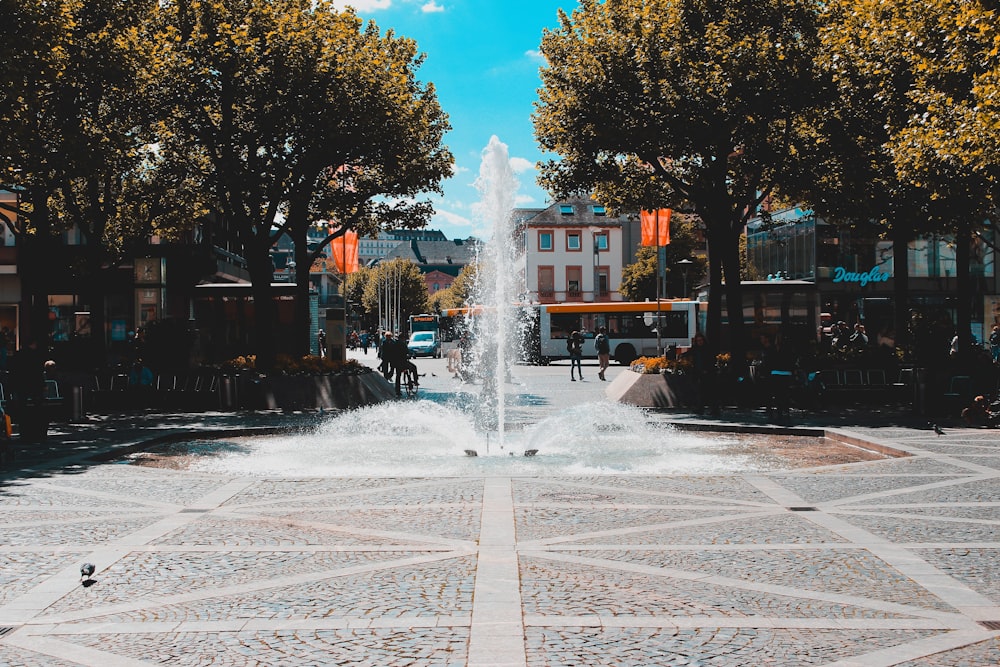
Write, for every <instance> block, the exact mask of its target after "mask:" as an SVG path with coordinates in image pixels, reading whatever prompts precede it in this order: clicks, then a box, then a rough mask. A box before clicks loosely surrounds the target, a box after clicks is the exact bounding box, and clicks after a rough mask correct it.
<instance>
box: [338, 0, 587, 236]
mask: <svg viewBox="0 0 1000 667" xmlns="http://www.w3.org/2000/svg"><path fill="white" fill-rule="evenodd" d="M334 4H335V5H337V7H338V8H340V9H342V8H344V7H346V6H351V7H354V9H355V10H356V12H357V14H358V16H359V17H360V18H362V19H364V20H365V21H366V22H367V21H369V20H372V21H374V22H375V23H376V25H378V27H379V29H380V30H381V31H382V32H383V33H384V32H385V31H386V30H388V29H390V28H391V29H392V30H393V31H394V32H395V34H396V35H397V36H404V37H409V38H412V39H414V40H415V41H416V43H417V48H418V50H419V51H420V52H422V53H424V54H425V55H426V59H425V61H424V63H423V65H422V66H421V67H420V69H418V70H417V78H418V79H419V80H420V81H422V82H424V83H433V84H434V87H435V89H436V91H437V95H438V101H439V103H440V104H441V108H442V109H443V110H444V111H445V113H447V114H448V117H449V121H450V123H451V126H452V130H451V131H450V132H449V133H448V134H447V135H446V136H445V144H446V145H447V146H448V148H449V149H450V150H451V152H452V154H453V155H454V157H455V172H454V175H453V176H452V177H451V178H449V179H448V180H446V181H445V182H444V183H443V184H442V187H443V190H444V195H443V196H439V195H436V194H434V195H430V196H427V197H426V198H427V199H429V200H430V201H432V202H433V203H434V209H435V211H436V213H435V215H434V217H433V219H432V220H431V222H430V224H429V225H428V228H429V229H440V230H441V231H442V232H444V234H445V236H446V237H448V238H449V239H454V238H463V239H464V238H467V237H469V236H476V237H479V238H486V237H488V236H489V234H490V232H489V230H488V229H487V223H486V222H485V221H484V220H483V217H482V216H481V215H477V213H476V204H477V203H478V202H479V200H480V198H481V195H480V193H479V191H478V190H477V189H476V187H475V181H476V178H477V177H478V176H479V167H480V163H481V161H482V153H483V149H484V148H486V146H487V144H488V143H489V141H490V137H491V136H493V135H496V136H497V138H498V139H500V141H502V142H503V143H504V144H506V145H507V147H508V152H509V155H510V161H511V167H512V168H513V170H514V172H515V174H516V176H517V179H518V182H519V184H520V185H519V188H518V191H517V196H516V205H517V206H520V207H539V208H540V207H543V206H546V205H547V204H548V203H549V197H548V195H547V194H546V192H545V191H544V190H542V189H541V188H539V187H538V185H537V184H536V183H535V180H536V176H537V172H536V170H535V164H536V163H537V162H538V161H539V160H541V159H549V158H551V157H553V156H552V155H543V153H542V152H541V150H540V149H539V147H538V143H537V142H536V141H535V137H534V130H533V128H532V124H531V114H532V111H533V110H534V107H533V104H534V102H535V101H536V100H537V99H538V88H539V87H540V86H541V80H540V78H539V75H538V71H539V68H540V67H541V66H542V65H543V62H544V61H543V59H542V57H541V54H540V53H539V46H540V44H541V39H542V31H543V30H544V29H546V28H555V27H556V26H557V25H558V18H557V11H558V9H559V8H563V9H564V10H565V11H566V12H567V13H571V12H572V10H573V9H574V8H575V7H576V0H503V1H500V0H335V3H334Z"/></svg>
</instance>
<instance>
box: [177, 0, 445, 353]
mask: <svg viewBox="0 0 1000 667" xmlns="http://www.w3.org/2000/svg"><path fill="white" fill-rule="evenodd" d="M160 5H161V8H162V11H163V12H164V16H165V19H164V21H163V22H162V33H161V35H160V36H159V38H158V41H159V42H160V43H162V44H163V45H164V52H163V59H162V66H163V74H164V76H163V77H162V79H161V80H162V82H163V86H162V90H161V99H163V100H171V101H172V102H173V104H172V105H171V106H169V113H168V115H167V116H166V120H165V122H164V124H163V133H162V138H163V145H164V150H171V151H176V152H177V153H178V154H179V155H185V156H187V155H192V156H197V159H193V160H191V164H192V166H194V167H200V168H202V169H203V171H202V172H201V174H200V175H201V178H202V180H203V183H204V185H205V187H206V189H207V190H208V191H209V192H210V193H211V196H212V202H213V204H214V206H215V207H216V209H217V210H218V211H219V213H220V215H221V217H222V218H223V219H224V221H225V223H226V224H227V225H229V226H230V228H231V229H232V230H234V231H235V233H236V234H238V236H239V238H240V240H241V242H242V246H243V248H244V252H245V255H246V258H247V262H248V269H249V271H250V274H251V278H252V281H253V283H254V296H255V299H254V300H255V303H257V306H258V307H257V308H256V309H255V316H256V319H257V322H256V324H257V326H256V334H257V337H258V338H257V341H256V345H257V348H258V350H257V352H258V363H259V364H260V365H262V366H263V367H265V368H266V367H267V365H268V363H269V360H273V354H274V347H273V346H274V322H275V318H274V317H273V312H272V306H271V302H270V282H271V276H272V267H271V262H270V256H269V253H270V248H271V246H272V245H273V243H274V241H275V240H276V239H277V238H278V237H279V236H280V235H281V234H283V233H286V232H287V233H288V234H289V235H290V236H291V237H292V239H293V240H294V241H295V244H296V264H297V266H298V267H300V268H299V271H300V275H299V277H298V280H297V284H298V285H300V287H301V289H302V290H303V291H305V290H307V289H308V273H307V271H308V267H309V266H310V265H311V264H312V259H314V257H313V256H310V251H309V249H308V248H307V247H306V232H307V231H308V228H309V226H310V225H311V224H313V223H314V222H315V221H316V220H317V219H318V218H323V219H336V221H337V222H339V223H340V225H339V231H338V232H337V233H338V234H339V233H343V231H345V230H346V229H349V228H354V229H358V230H359V231H362V232H371V231H373V230H374V229H375V228H376V226H377V225H386V226H394V225H399V224H401V223H402V224H405V226H419V225H421V224H423V222H424V221H425V220H426V219H427V217H428V216H429V214H430V211H431V209H430V206H429V204H427V203H426V202H421V201H418V200H417V199H416V195H417V194H418V193H420V192H424V191H433V190H435V189H437V188H439V183H440V181H441V179H443V178H444V177H445V176H447V175H448V174H450V169H451V162H452V158H451V155H450V153H449V152H448V150H447V149H446V148H445V147H444V146H443V145H442V143H441V142H442V139H443V135H444V133H445V131H447V129H448V127H449V126H448V123H447V118H446V116H445V115H444V113H443V112H442V110H441V109H440V106H439V105H438V102H437V98H436V94H435V92H434V88H433V86H431V85H429V84H421V83H420V82H418V81H417V80H416V77H415V70H416V69H417V67H419V65H420V63H421V61H422V58H421V57H420V56H418V55H417V52H416V45H415V44H414V42H413V41H412V40H410V39H406V38H397V37H395V36H394V35H393V34H392V33H391V32H389V33H387V34H386V35H384V36H383V35H380V34H379V31H378V28H377V27H376V26H375V25H374V24H373V23H369V24H368V25H367V26H366V27H363V26H362V24H361V21H360V20H359V19H358V17H357V16H356V15H355V14H354V12H353V11H351V10H348V11H343V12H338V11H336V10H335V9H334V7H333V5H332V4H331V3H330V2H328V1H326V0H319V1H315V2H314V1H313V0H205V1H204V2H189V1H188V0H176V1H173V2H170V1H167V2H163V3H160ZM330 238H333V235H331V237H330ZM330 238H328V239H327V241H329V240H330ZM321 250H322V244H320V247H318V248H316V249H314V250H313V251H312V253H313V254H315V253H318V252H321ZM299 301H300V306H301V307H302V309H301V310H300V311H299V317H298V318H297V325H298V326H297V329H299V330H300V334H301V335H300V337H299V338H300V340H299V342H300V344H301V347H303V349H308V343H309V341H308V334H307V330H308V329H307V327H306V326H305V325H306V324H307V319H306V318H307V314H306V311H305V308H304V299H299Z"/></svg>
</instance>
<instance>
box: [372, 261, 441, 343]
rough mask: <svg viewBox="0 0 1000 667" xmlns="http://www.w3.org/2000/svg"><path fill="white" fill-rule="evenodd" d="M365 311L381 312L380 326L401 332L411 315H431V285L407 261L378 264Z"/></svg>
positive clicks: (379, 313) (413, 265) (414, 266)
mask: <svg viewBox="0 0 1000 667" xmlns="http://www.w3.org/2000/svg"><path fill="white" fill-rule="evenodd" d="M363 303H364V307H365V310H367V311H368V312H369V313H377V314H378V316H379V324H380V325H381V326H385V327H389V328H398V329H399V330H400V331H402V329H403V328H404V327H405V326H406V323H407V318H409V316H410V315H414V314H420V313H425V312H427V283H425V282H424V275H423V274H422V273H420V268H419V267H418V266H417V265H416V264H414V263H413V262H410V261H407V260H405V259H393V260H391V261H388V262H381V263H379V264H376V265H375V266H374V267H373V269H372V276H371V279H370V280H369V281H368V283H367V285H366V286H365V293H364V298H363Z"/></svg>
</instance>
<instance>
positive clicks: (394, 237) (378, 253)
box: [358, 229, 447, 266]
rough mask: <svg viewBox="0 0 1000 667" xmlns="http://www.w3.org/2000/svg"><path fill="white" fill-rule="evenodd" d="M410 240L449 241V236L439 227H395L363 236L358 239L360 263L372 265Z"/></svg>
mask: <svg viewBox="0 0 1000 667" xmlns="http://www.w3.org/2000/svg"><path fill="white" fill-rule="evenodd" d="M409 241H447V238H445V235H444V232H442V231H440V230H437V229H393V230H390V231H387V232H380V233H379V234H378V236H363V237H361V238H359V239H358V264H360V265H361V266H370V265H372V264H374V263H375V262H377V261H379V260H381V259H385V258H386V257H388V256H389V254H390V253H392V251H393V250H395V249H396V248H397V247H398V246H399V245H400V244H401V243H406V242H409Z"/></svg>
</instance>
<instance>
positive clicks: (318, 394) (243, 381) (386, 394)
mask: <svg viewBox="0 0 1000 667" xmlns="http://www.w3.org/2000/svg"><path fill="white" fill-rule="evenodd" d="M236 389H237V396H236V404H237V407H239V408H243V409H249V410H275V409H280V410H309V409H317V408H324V409H340V410H347V409H351V408H359V407H363V406H365V405H373V404H375V403H382V402H383V401H391V400H395V398H396V390H395V387H394V385H391V384H390V383H388V382H386V380H385V378H384V377H383V376H382V375H380V374H379V373H363V374H360V375H270V376H260V377H254V376H246V375H240V376H239V377H238V378H236Z"/></svg>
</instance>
